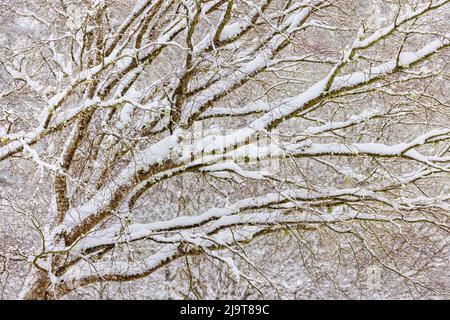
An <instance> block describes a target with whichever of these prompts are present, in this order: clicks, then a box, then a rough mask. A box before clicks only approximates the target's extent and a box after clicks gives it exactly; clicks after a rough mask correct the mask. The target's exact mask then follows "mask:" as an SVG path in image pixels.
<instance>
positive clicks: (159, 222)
mask: <svg viewBox="0 0 450 320" xmlns="http://www.w3.org/2000/svg"><path fill="white" fill-rule="evenodd" d="M449 3H450V1H448V0H436V1H434V0H433V1H431V0H429V1H428V0H427V1H423V2H422V3H419V4H417V5H416V6H408V5H406V4H405V3H403V2H398V3H397V4H396V5H392V6H390V5H386V6H385V7H383V10H385V12H384V11H383V10H381V9H380V8H378V9H377V10H376V11H375V13H373V16H371V17H369V15H370V10H371V4H366V3H364V4H355V3H350V2H348V1H338V2H336V3H335V2H330V1H319V0H318V1H316V0H305V1H282V2H280V1H271V0H262V1H258V2H255V1H247V0H234V1H224V0H212V1H182V2H179V1H173V0H168V1H163V0H151V1H150V0H138V1H134V2H119V1H114V0H112V1H108V2H106V1H94V2H93V3H83V4H79V5H74V4H71V5H69V6H65V5H64V4H63V3H62V2H61V3H59V2H52V3H48V2H42V7H39V6H37V5H35V4H32V3H30V4H29V6H27V10H26V11H24V10H12V11H11V12H9V11H8V12H7V14H10V15H11V19H10V18H9V17H8V19H4V20H3V16H2V17H1V18H2V22H3V21H5V28H4V30H5V32H4V34H5V37H6V38H7V39H6V42H5V41H4V40H5V39H3V38H4V37H3V33H2V36H1V37H0V55H1V57H0V61H1V64H2V65H1V66H0V68H1V69H0V75H1V76H2V79H3V77H4V78H5V80H6V81H5V83H4V84H0V87H1V88H0V99H1V101H0V161H1V167H0V170H2V172H1V174H2V175H3V174H4V171H5V170H6V175H7V176H8V179H7V181H6V182H5V181H4V180H0V184H1V185H0V188H1V191H2V195H1V197H2V198H1V200H2V201H3V199H5V200H6V201H7V206H0V211H2V215H0V216H1V217H2V219H3V217H4V216H5V215H4V214H3V213H4V210H5V208H7V209H6V220H7V222H6V224H4V223H3V220H2V223H1V224H0V225H2V227H0V236H1V237H2V239H3V238H5V239H9V238H8V237H6V236H5V237H4V233H2V232H4V231H3V229H5V230H7V234H8V235H9V234H22V233H24V232H22V230H18V231H16V230H15V228H16V227H14V228H13V227H10V226H12V225H13V224H10V222H9V221H14V226H20V225H21V224H23V225H28V224H29V219H30V217H32V220H31V222H32V228H33V230H32V231H33V232H35V233H36V236H35V237H34V234H31V235H30V236H28V233H26V232H25V233H24V238H25V240H23V242H24V243H23V248H25V249H24V253H23V256H24V257H27V258H26V261H27V262H26V263H28V264H29V266H30V267H31V270H32V272H31V273H30V277H29V279H28V280H27V282H26V285H25V287H24V290H23V292H22V294H21V297H23V298H51V299H53V298H60V297H62V296H64V295H66V294H70V292H72V291H73V290H77V289H78V288H80V287H83V286H87V285H90V284H96V283H98V282H101V281H119V282H121V281H131V280H134V279H139V278H142V277H145V276H148V275H150V274H153V273H154V272H156V271H158V270H160V269H161V268H162V267H164V266H167V265H169V264H170V265H171V266H173V267H174V269H177V268H178V267H180V266H181V265H182V262H181V261H180V262H177V261H176V260H177V259H179V258H183V260H184V258H185V261H186V263H188V262H189V259H190V258H189V256H196V257H198V258H199V261H201V263H200V264H202V265H203V263H204V261H213V262H214V263H216V262H219V263H220V265H225V266H227V268H228V269H230V271H231V273H230V275H231V276H232V277H233V275H234V278H235V280H238V279H239V280H240V282H241V285H247V282H248V283H251V282H252V281H254V282H253V283H258V285H259V284H261V285H263V282H261V281H260V279H258V277H259V276H261V277H262V278H261V279H264V280H265V281H266V280H267V281H269V283H270V280H268V277H267V278H264V275H263V273H262V272H260V271H261V270H262V269H267V270H269V269H271V267H272V266H268V265H267V263H268V262H266V261H255V262H253V261H252V260H253V259H254V258H255V257H256V260H258V257H259V256H264V255H265V254H267V251H266V250H268V249H267V248H268V247H267V246H265V244H267V243H268V240H267V239H262V241H261V242H256V243H255V242H254V243H252V245H251V246H246V244H248V243H249V242H251V241H253V240H254V239H255V238H256V237H262V236H267V237H271V238H270V241H277V240H279V239H280V238H281V236H283V234H284V236H285V238H286V241H284V240H283V241H280V242H276V243H275V245H276V247H277V248H278V247H280V248H282V250H284V249H286V250H292V247H290V244H289V241H290V240H289V239H291V238H290V236H289V235H290V234H292V236H293V237H297V238H296V239H297V240H298V243H299V247H298V248H297V249H299V250H302V248H303V246H305V243H308V241H307V240H306V238H308V237H309V238H310V240H311V241H310V242H311V243H310V244H307V245H306V246H315V247H311V248H309V247H308V248H307V250H308V251H309V252H311V253H317V255H315V254H313V255H311V257H312V256H314V257H313V258H311V259H310V258H309V256H308V259H306V260H305V261H314V260H315V259H316V256H317V257H318V256H320V253H324V255H325V256H326V255H328V253H327V252H326V250H328V246H329V244H327V245H323V246H322V245H320V246H317V245H316V240H317V239H318V238H321V239H322V238H323V239H332V240H330V241H332V242H334V243H333V245H331V246H330V247H333V250H334V251H335V252H339V255H342V257H341V256H339V259H340V260H339V261H341V258H343V260H342V261H344V262H346V263H347V264H346V265H345V268H347V267H348V270H351V266H350V264H349V263H348V260H349V258H348V257H346V256H347V255H348V252H351V253H352V254H353V256H352V257H351V258H350V260H352V259H354V260H355V261H356V263H357V264H358V270H359V268H360V265H359V264H360V263H361V258H360V257H366V256H367V254H369V256H370V257H372V258H373V260H374V261H375V260H376V261H379V263H380V264H381V265H382V266H383V268H385V269H386V270H389V271H390V272H394V273H395V274H397V275H400V276H405V275H406V278H405V279H407V280H408V281H413V283H419V282H417V279H415V278H414V277H413V276H411V273H408V272H409V270H406V272H405V269H402V266H404V265H405V263H404V262H405V261H408V259H409V258H408V257H406V258H405V256H407V255H410V256H411V260H414V263H416V262H417V261H420V262H421V261H426V262H428V261H432V260H433V259H434V256H433V255H432V254H430V255H426V254H424V253H423V252H425V251H427V252H428V251H429V245H430V243H433V244H434V245H435V248H436V252H441V253H442V252H444V251H442V250H441V249H442V239H441V238H442V235H443V234H446V232H448V223H447V222H448V214H447V213H448V210H449V203H448V201H449V197H448V187H447V184H448V183H447V181H448V176H449V173H450V167H449V163H450V154H449V152H450V144H449V142H450V131H449V130H450V129H449V128H450V125H449V122H448V121H449V119H448V117H447V112H446V108H447V107H448V103H447V101H446V95H445V92H446V91H445V90H446V84H447V82H448V79H447V76H446V74H447V69H448V65H447V64H446V63H445V62H446V61H445V58H446V54H447V53H448V51H446V50H447V49H446V48H447V47H448V46H449V45H450V42H449V34H448V33H445V32H446V31H445V30H448V22H447V21H446V20H445V14H446V12H447V11H448V10H447V9H448V5H449ZM376 5H377V6H379V5H382V3H378V2H377V4H376ZM396 6H397V7H396ZM394 7H395V8H394ZM15 11H17V12H15ZM381 11H383V13H382V12H381ZM3 14H4V13H1V15H3ZM381 15H382V16H383V17H381ZM16 18H17V19H16ZM49 18H51V19H49ZM53 20H54V21H55V23H54V25H52V24H48V23H47V22H46V21H53ZM388 20H389V21H388ZM17 21H24V22H23V23H22V22H17ZM29 21H33V23H36V24H37V25H39V32H35V31H33V30H30V29H31V28H30V25H29V23H28V22H29ZM358 29H359V31H357V30H358ZM442 30H444V31H442ZM11 34H15V35H16V37H17V39H11V36H10V35H11ZM11 40H14V41H11ZM4 43H6V44H7V45H4ZM39 113H40V116H39V115H38V114H39ZM272 161H274V162H272ZM30 164H31V165H30ZM35 168H41V171H40V172H38V173H40V174H36V172H35V170H36V169H35ZM11 177H12V178H11ZM16 177H17V179H16ZM23 181H26V182H27V183H26V184H24V183H23ZM19 183H21V185H20V187H19ZM3 190H5V194H6V196H3ZM50 202H51V203H50ZM230 203H231V204H230ZM8 208H11V210H13V211H14V213H13V216H11V214H10V213H9V211H8V210H9V209H8ZM22 215H23V217H22ZM18 216H19V217H18ZM21 217H22V218H21ZM16 220H17V221H16ZM19 220H20V222H19ZM27 223H28V224H27ZM8 228H9V229H8ZM10 229H11V230H13V229H14V231H13V232H11V231H10ZM27 230H29V228H27ZM282 231H285V232H286V233H284V232H282ZM27 232H29V231H27ZM278 232H280V234H279V235H278V234H277V235H276V236H275V235H272V233H278ZM281 233H283V234H281ZM323 235H324V236H323ZM288 238H289V239H288ZM380 239H381V240H382V241H380ZM389 239H401V241H404V244H402V248H401V250H398V251H402V252H404V253H405V254H404V256H402V257H400V255H401V253H398V252H395V250H391V248H390V247H393V248H396V244H395V243H393V242H389ZM35 240H38V241H35ZM354 240H356V241H354ZM21 241H22V240H20V239H13V240H11V241H10V242H7V241H6V240H5V241H2V243H0V257H2V253H1V252H2V250H3V249H4V247H6V248H7V249H8V250H9V247H11V246H13V244H14V242H21ZM10 243H11V244H10ZM384 246H386V247H388V248H387V249H386V250H387V251H385V248H384ZM407 246H410V247H409V249H405V247H407ZM421 246H422V247H421ZM431 247H433V246H431ZM252 248H256V251H255V252H246V250H253V249H252ZM411 248H414V249H411ZM423 248H427V249H426V250H423ZM404 249H405V250H404ZM269 250H271V249H269ZM439 250H440V251H439ZM248 253H249V254H248ZM256 253H257V254H256ZM352 254H350V256H351V255H352ZM427 254H428V253H427ZM443 254H445V253H443ZM308 255H309V254H308ZM250 256H252V258H250ZM275 256H277V253H276V252H271V253H270V257H271V258H272V257H275ZM399 257H400V258H399ZM424 257H426V259H425V258H424ZM395 258H397V260H395ZM268 260H270V259H268ZM362 260H364V259H362ZM305 261H303V263H305ZM352 261H353V260H352ZM241 262H244V264H245V266H250V269H251V270H253V271H252V272H250V273H248V270H249V269H247V268H245V266H244V268H245V269H244V268H241V267H242V266H243V265H242V264H241ZM306 263H309V262H306ZM311 263H312V262H311ZM365 263H366V262H365V260H364V261H363V262H362V263H361V267H362V268H364V267H365ZM260 264H261V265H260ZM329 265H330V261H326V262H323V261H320V262H318V263H317V265H316V266H314V268H311V270H316V269H317V270H318V271H317V272H323V269H322V267H324V266H329ZM317 266H318V268H315V267H317ZM349 266H350V267H349ZM398 266H400V267H398ZM189 267H190V266H189ZM405 268H406V267H405ZM409 268H410V269H411V270H416V271H417V270H419V269H420V270H425V269H426V268H427V267H425V266H422V265H421V266H419V267H418V266H417V265H415V264H414V265H413V266H412V267H411V266H410V267H409ZM436 268H437V269H438V270H442V269H439V268H438V267H436ZM440 268H442V267H440ZM22 269H26V268H22ZM282 269H283V268H280V270H282ZM286 269H287V271H289V272H290V271H292V267H290V266H289V268H286ZM205 270H207V268H206V269H205ZM191 271H194V272H195V270H189V272H191ZM283 272H284V271H281V273H283ZM420 272H422V271H420ZM180 274H182V272H180ZM255 274H256V275H257V276H256V277H255ZM337 274H338V275H337V276H336V277H337V278H342V277H343V275H342V273H339V272H338V273H337ZM420 274H422V273H420ZM301 278H304V277H303V276H302V277H301ZM325 278H329V277H323V279H325ZM416 278H417V277H416ZM2 279H3V278H2V274H1V272H0V280H2ZM330 279H331V278H330ZM166 280H167V279H166ZM219 280H220V281H222V280H221V279H219ZM346 280H347V279H346ZM162 281H165V280H162ZM175 281H179V279H178V278H177V280H175ZM414 281H416V282H414ZM204 283H205V285H206V286H208V285H210V282H208V281H207V280H205V281H204ZM230 283H231V284H232V285H234V284H233V281H232V282H230ZM420 283H422V282H420ZM177 285H178V283H177ZM333 286H337V287H338V286H339V284H338V283H337V284H335V283H333ZM282 287H283V286H282ZM347 287H351V286H347ZM342 292H348V290H347V289H345V290H342Z"/></svg>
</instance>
